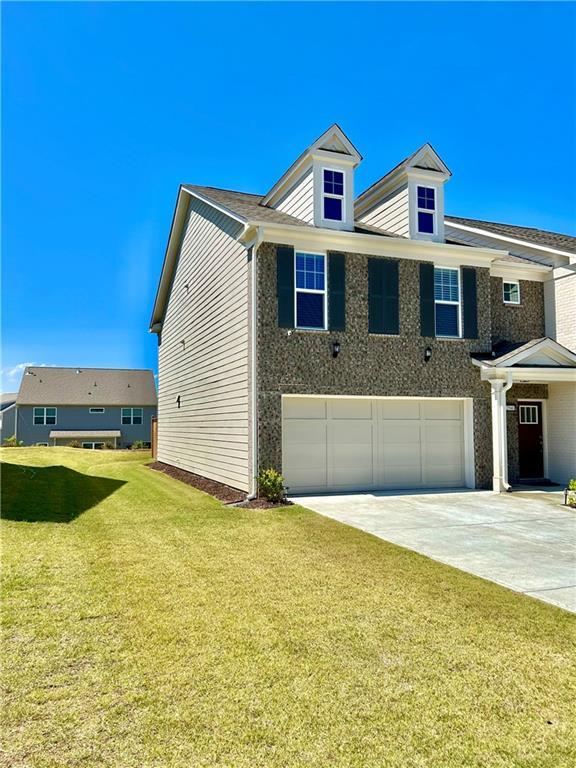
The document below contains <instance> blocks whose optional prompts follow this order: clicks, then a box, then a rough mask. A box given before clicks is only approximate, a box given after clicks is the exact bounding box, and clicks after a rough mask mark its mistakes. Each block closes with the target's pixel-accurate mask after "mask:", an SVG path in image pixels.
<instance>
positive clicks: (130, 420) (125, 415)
mask: <svg viewBox="0 0 576 768" xmlns="http://www.w3.org/2000/svg"><path fill="white" fill-rule="evenodd" d="M122 424H142V408H122Z"/></svg>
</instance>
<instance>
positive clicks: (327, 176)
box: [322, 168, 344, 221]
mask: <svg viewBox="0 0 576 768" xmlns="http://www.w3.org/2000/svg"><path fill="white" fill-rule="evenodd" d="M322 185H323V187H322V188H323V200H322V215H323V217H324V219H327V220H329V221H342V220H343V209H344V173H343V172H342V171H334V170H331V169H330V168H324V169H323V171H322Z"/></svg>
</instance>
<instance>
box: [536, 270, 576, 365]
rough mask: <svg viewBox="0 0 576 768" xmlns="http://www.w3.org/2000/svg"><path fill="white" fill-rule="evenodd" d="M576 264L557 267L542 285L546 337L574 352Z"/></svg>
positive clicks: (575, 343)
mask: <svg viewBox="0 0 576 768" xmlns="http://www.w3.org/2000/svg"><path fill="white" fill-rule="evenodd" d="M575 305H576V264H571V265H568V266H566V267H557V268H556V269H555V270H554V272H553V274H552V277H551V279H550V280H548V281H547V282H545V283H544V307H545V314H546V335H547V336H550V338H552V339H556V341H557V342H558V343H559V344H563V345H564V346H565V347H568V349H570V350H572V352H576V311H575V310H574V306H575Z"/></svg>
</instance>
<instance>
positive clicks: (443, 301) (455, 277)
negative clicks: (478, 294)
mask: <svg viewBox="0 0 576 768" xmlns="http://www.w3.org/2000/svg"><path fill="white" fill-rule="evenodd" d="M434 304H435V314H436V336H444V337H446V338H459V337H460V270H458V269H452V268H449V267H435V268H434Z"/></svg>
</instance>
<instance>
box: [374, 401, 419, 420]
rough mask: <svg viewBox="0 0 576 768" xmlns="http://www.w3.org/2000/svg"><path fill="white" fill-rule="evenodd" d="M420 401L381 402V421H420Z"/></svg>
mask: <svg viewBox="0 0 576 768" xmlns="http://www.w3.org/2000/svg"><path fill="white" fill-rule="evenodd" d="M420 402H421V401H420V400H381V401H380V403H379V405H380V408H379V410H380V418H381V419H399V420H401V419H419V418H420Z"/></svg>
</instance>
